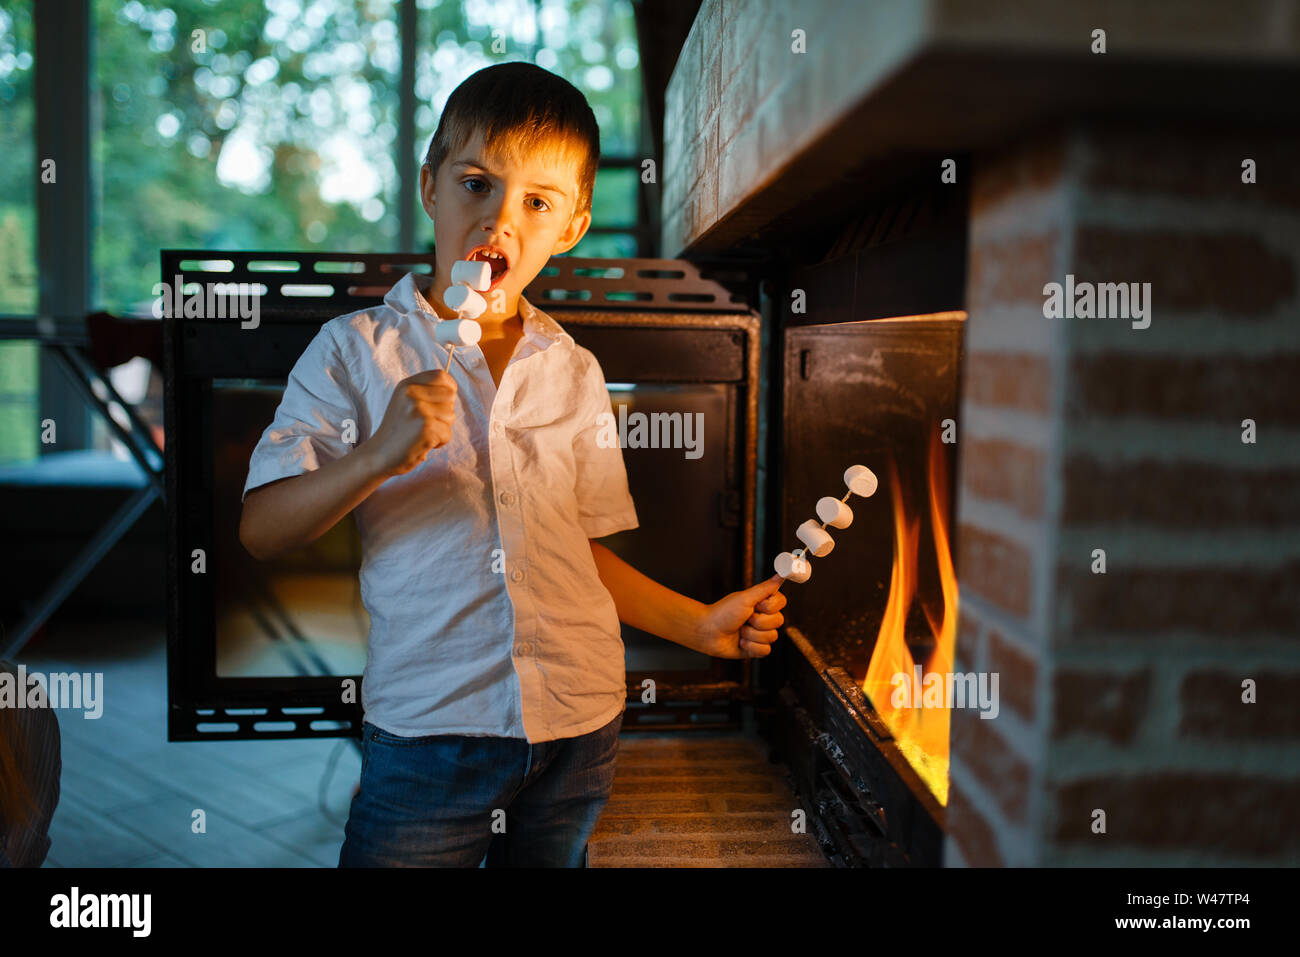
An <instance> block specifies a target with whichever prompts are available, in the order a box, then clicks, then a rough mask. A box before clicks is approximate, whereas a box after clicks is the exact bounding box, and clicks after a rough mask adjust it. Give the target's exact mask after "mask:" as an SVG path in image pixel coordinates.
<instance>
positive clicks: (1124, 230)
mask: <svg viewBox="0 0 1300 957" xmlns="http://www.w3.org/2000/svg"><path fill="white" fill-rule="evenodd" d="M1297 145H1300V144H1298V143H1297V137H1295V136H1294V135H1291V136H1289V137H1288V136H1284V135H1282V134H1278V133H1272V132H1268V131H1264V130H1255V131H1242V130H1232V129H1227V128H1211V127H1208V126H1206V125H1204V124H1202V125H1200V126H1196V127H1190V126H1188V127H1172V126H1161V125H1156V124H1149V125H1147V126H1144V127H1137V126H1127V125H1122V124H1118V123H1101V122H1097V123H1092V124H1087V123H1083V122H1078V123H1067V124H1063V125H1060V126H1058V127H1055V128H1053V129H1049V130H1040V131H1037V132H1036V133H1034V134H1033V135H1029V136H1026V137H1025V138H1024V139H1023V140H1021V141H1020V142H1018V143H1015V144H1013V145H1011V146H1009V147H1007V148H1004V149H1002V150H1000V151H998V152H996V153H985V154H980V155H978V156H977V157H976V159H975V162H974V164H973V165H974V169H973V171H972V173H971V175H972V177H973V179H972V199H971V223H970V259H969V272H968V280H967V282H968V285H967V304H966V308H967V313H968V316H969V318H968V321H967V329H966V349H967V364H966V368H965V376H966V380H965V394H964V398H963V406H962V416H963V418H962V429H963V434H962V436H961V439H960V441H961V449H962V459H961V475H960V478H959V482H960V488H959V493H958V509H957V514H958V518H959V522H960V525H959V532H958V535H959V547H958V577H959V580H960V583H961V601H962V617H961V630H960V635H959V649H958V665H959V668H961V669H962V670H967V669H976V670H988V671H997V672H999V673H1000V675H1001V680H1000V691H1001V699H1002V708H1001V712H1000V714H999V715H998V717H997V718H996V719H993V720H987V719H980V718H979V717H978V716H977V713H976V712H973V711H954V713H953V727H952V747H953V759H952V791H951V795H952V796H951V801H950V806H949V810H948V825H949V838H950V839H949V841H948V842H947V846H946V853H947V862H948V863H949V864H957V865H960V864H969V865H987V864H1010V865H1093V864H1138V865H1148V864H1149V865H1164V864H1170V865H1181V864H1192V865H1199V864H1257V863H1265V862H1267V863H1282V862H1290V863H1295V862H1297V860H1300V827H1297V818H1298V817H1300V781H1298V780H1297V778H1298V777H1300V759H1298V758H1297V755H1300V747H1297V745H1298V744H1300V740H1298V739H1300V719H1298V718H1297V714H1300V710H1298V709H1297V708H1296V707H1295V703H1294V702H1295V700H1296V692H1297V691H1300V495H1298V494H1297V490H1298V489H1300V402H1297V401H1296V388H1297V387H1296V383H1297V382H1300V243H1297V242H1296V237H1297V236H1298V235H1300V164H1297V163H1296V162H1295V156H1296V155H1297V152H1296V147H1297ZM1245 158H1252V159H1254V160H1255V161H1256V163H1257V169H1258V173H1257V176H1258V182H1257V183H1256V184H1253V185H1248V184H1243V183H1242V181H1241V172H1242V161H1243V159H1245ZM1067 273H1072V274H1074V276H1075V279H1076V282H1084V281H1089V282H1094V283H1097V282H1140V283H1141V282H1149V283H1151V324H1150V326H1149V327H1148V328H1146V329H1134V328H1133V327H1132V324H1131V323H1130V322H1129V321H1128V320H1124V319H1088V318H1062V319H1048V318H1044V315H1043V305H1044V298H1045V297H1044V293H1043V286H1044V284H1045V283H1049V282H1058V283H1064V282H1065V277H1066V274H1067ZM1247 418H1250V419H1254V420H1255V424H1256V430H1257V432H1256V442H1255V443H1254V444H1247V443H1243V441H1242V432H1243V428H1242V420H1243V419H1247ZM1095 549H1103V550H1104V552H1105V562H1106V566H1105V567H1106V570H1105V573H1104V574H1098V573H1095V572H1094V570H1093V566H1094V561H1095V559H1094V550H1095ZM1246 679H1253V680H1254V681H1255V683H1256V687H1257V703H1255V704H1246V703H1243V702H1242V693H1243V692H1242V682H1243V681H1244V680H1246ZM1098 810H1100V811H1103V812H1104V813H1105V833H1095V831H1094V820H1095V814H1096V812H1097V811H1098Z"/></svg>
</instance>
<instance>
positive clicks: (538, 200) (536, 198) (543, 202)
mask: <svg viewBox="0 0 1300 957" xmlns="http://www.w3.org/2000/svg"><path fill="white" fill-rule="evenodd" d="M528 202H530V203H539V204H540V205H538V206H534V207H533V209H535V210H537V211H538V212H539V213H544V212H546V211H547V210H548V209H550V208H551V206H550V204H549V203H547V202H546V200H544V199H542V198H541V197H540V196H533V197H530V198H529V200H528Z"/></svg>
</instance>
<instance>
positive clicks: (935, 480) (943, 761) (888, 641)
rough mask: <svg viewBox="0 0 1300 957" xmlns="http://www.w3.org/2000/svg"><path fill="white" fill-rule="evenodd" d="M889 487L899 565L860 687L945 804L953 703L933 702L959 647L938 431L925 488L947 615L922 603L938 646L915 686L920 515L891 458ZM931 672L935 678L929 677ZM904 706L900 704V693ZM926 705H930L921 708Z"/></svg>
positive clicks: (942, 699)
mask: <svg viewBox="0 0 1300 957" xmlns="http://www.w3.org/2000/svg"><path fill="white" fill-rule="evenodd" d="M889 477H890V480H891V481H890V493H891V495H892V498H893V505H894V566H893V571H892V573H891V576H890V581H889V599H888V601H887V602H886V604H885V614H884V618H883V619H882V621H881V623H880V632H879V634H877V636H876V647H875V650H874V651H873V652H872V653H871V663H870V664H869V665H868V666H867V676H866V678H865V679H864V680H863V682H862V690H863V691H864V692H865V693H866V695H867V697H868V698H870V699H871V703H872V705H874V706H875V709H876V711H877V713H879V715H880V717H881V719H882V720H883V721H884V722H885V725H886V727H888V728H889V730H890V732H891V733H892V734H893V735H894V738H895V741H896V743H897V744H898V748H899V750H900V751H902V752H903V754H904V755H905V756H906V757H907V759H908V761H909V762H910V763H911V765H912V767H913V768H915V769H916V772H917V774H918V775H920V777H921V779H922V780H923V781H925V783H926V786H927V787H929V788H930V790H931V791H932V792H933V793H934V796H935V798H936V799H938V801H939V803H940V804H942V805H945V806H946V805H947V804H948V726H949V717H950V714H949V704H950V702H949V701H948V700H947V698H946V697H945V696H943V695H942V694H940V696H939V701H938V705H939V706H934V695H935V694H936V691H935V689H934V685H935V684H936V683H937V686H938V689H939V690H940V691H942V689H945V688H947V687H948V686H949V683H948V680H947V679H948V675H949V674H950V673H951V671H952V666H953V655H954V653H955V650H956V645H957V575H956V572H955V571H954V569H953V564H952V554H951V551H950V548H949V544H948V509H947V487H948V485H947V471H946V467H945V458H944V453H943V449H942V447H941V445H940V443H939V433H938V432H937V431H934V432H932V433H931V435H930V448H929V465H928V475H927V478H928V482H927V484H928V490H929V499H930V523H931V526H932V528H933V529H934V549H935V559H936V565H937V566H938V569H939V583H940V589H941V591H942V594H943V614H942V616H941V617H940V618H939V620H938V621H936V620H935V617H934V615H933V614H932V613H931V610H930V608H929V607H926V606H925V604H924V602H923V603H922V609H923V611H924V612H925V617H926V620H927V621H928V622H929V625H930V630H931V632H933V634H934V637H935V647H934V651H933V652H932V653H931V655H930V660H929V661H928V662H927V663H925V664H924V666H923V668H922V673H923V676H922V677H921V680H920V686H919V687H917V683H916V679H915V674H916V670H915V669H916V666H917V665H918V662H917V661H915V660H914V659H913V657H912V651H911V649H910V648H908V646H907V643H906V641H905V638H906V627H905V626H906V622H907V613H908V610H909V609H910V608H911V607H912V601H913V599H914V598H915V596H916V586H917V547H918V543H919V539H920V526H921V522H920V518H919V517H909V516H908V515H907V512H906V509H905V507H904V503H903V497H902V491H901V489H900V484H899V480H898V466H897V464H896V463H895V462H894V461H893V459H892V458H891V459H890V462H889ZM932 676H933V677H932ZM896 693H897V694H898V695H899V698H900V704H899V705H895V704H894V700H895V694H896ZM922 705H925V706H922Z"/></svg>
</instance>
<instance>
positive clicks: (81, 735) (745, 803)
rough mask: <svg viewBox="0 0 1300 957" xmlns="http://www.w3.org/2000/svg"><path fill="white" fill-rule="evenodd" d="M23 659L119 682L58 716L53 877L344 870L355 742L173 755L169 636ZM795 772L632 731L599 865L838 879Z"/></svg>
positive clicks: (732, 752) (61, 623) (758, 749)
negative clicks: (792, 870)
mask: <svg viewBox="0 0 1300 957" xmlns="http://www.w3.org/2000/svg"><path fill="white" fill-rule="evenodd" d="M16 660H17V661H19V662H21V663H23V664H25V665H26V666H27V668H28V670H29V671H41V672H51V671H77V672H88V671H89V672H96V671H102V672H103V673H104V687H103V697H104V707H103V715H102V717H100V718H98V719H87V718H84V717H82V715H81V713H79V712H76V711H72V710H60V711H59V712H58V717H59V727H60V732H61V734H62V744H63V750H62V755H63V777H62V787H61V794H60V798H59V805H58V809H57V810H56V812H55V815H54V820H53V823H52V825H51V828H50V838H51V842H52V843H51V847H50V853H49V856H48V857H47V858H46V862H45V866H47V867H335V866H337V864H338V855H339V847H340V846H341V845H342V843H343V825H344V822H345V821H346V819H347V813H348V805H349V802H350V801H351V797H352V793H353V791H354V789H355V788H356V785H357V781H358V777H359V775H360V770H361V761H360V754H359V752H358V751H357V749H356V747H355V745H354V744H353V743H352V741H351V740H350V739H346V740H330V741H231V742H195V743H187V742H175V743H169V742H168V741H167V740H166V723H165V713H166V700H167V690H166V639H165V627H164V625H163V623H162V622H160V621H153V620H151V621H97V622H95V623H93V624H87V623H83V622H75V621H73V622H68V620H67V619H64V618H61V617H58V616H56V618H55V619H54V620H53V621H52V622H51V623H50V624H49V626H48V628H47V633H46V634H45V635H43V636H41V637H40V639H39V641H38V642H37V643H35V644H33V645H31V646H29V647H28V648H27V649H25V650H24V651H23V652H22V653H20V654H19V655H18V656H17V657H16ZM331 766H332V767H331ZM784 770H785V769H784V768H783V767H782V766H781V765H776V764H770V763H768V761H767V759H766V748H765V746H764V745H763V743H762V741H761V739H760V738H758V737H757V736H756V735H753V734H750V733H745V732H734V733H727V734H707V735H701V734H677V735H669V734H660V733H655V734H648V735H647V734H640V733H633V732H627V733H625V734H624V735H623V736H622V739H621V745H620V751H619V759H618V772H617V777H616V780H615V785H614V794H613V796H612V797H611V799H610V803H609V805H608V807H607V808H606V811H605V814H604V816H603V817H602V818H601V821H600V824H599V826H598V828H597V832H596V834H595V836H594V837H593V839H592V842H591V847H590V859H591V866H592V867H753V866H777V867H785V866H798V867H826V866H828V865H827V862H826V860H825V858H824V856H823V855H822V853H821V852H820V850H819V849H818V847H817V844H816V842H815V841H814V839H813V838H812V837H811V836H810V835H806V834H792V833H791V820H792V815H793V812H794V811H795V810H796V809H797V808H798V802H797V801H796V799H795V797H794V795H793V793H792V791H791V790H790V788H789V785H788V784H787V782H786V779H785V775H784ZM196 810H201V811H202V812H203V814H204V816H205V818H206V832H204V833H194V829H193V827H192V821H193V820H194V819H195V811H196Z"/></svg>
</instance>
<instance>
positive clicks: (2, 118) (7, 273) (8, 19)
mask: <svg viewBox="0 0 1300 957" xmlns="http://www.w3.org/2000/svg"><path fill="white" fill-rule="evenodd" d="M34 40H35V34H34V32H33V25H32V4H31V0H27V2H23V3H10V2H5V3H3V4H0V156H3V157H4V158H5V162H4V163H0V314H17V315H27V314H31V313H34V312H35V311H36V309H37V299H38V297H37V285H36V192H35V190H36V175H35V170H36V129H35V116H36V105H35V97H34V93H33V79H32V78H33V74H34V71H33V69H32V67H33V64H34V53H35V44H34ZM39 356H40V350H39V347H38V346H37V345H36V343H34V342H31V341H20V340H14V341H0V462H12V461H27V460H30V459H33V458H35V457H36V454H37V448H38V443H39V429H40V423H39V422H38V421H37V416H36V405H37V401H36V397H37V394H38V391H39V390H38V387H37V383H38V379H37V375H38V374H37V368H38V365H39Z"/></svg>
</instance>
